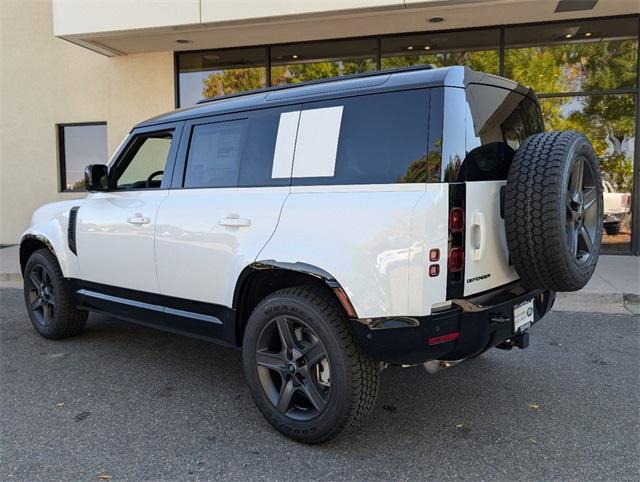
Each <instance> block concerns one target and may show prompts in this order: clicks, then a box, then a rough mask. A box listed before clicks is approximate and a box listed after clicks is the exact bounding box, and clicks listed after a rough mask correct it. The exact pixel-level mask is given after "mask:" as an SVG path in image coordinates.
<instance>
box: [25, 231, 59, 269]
mask: <svg viewBox="0 0 640 482" xmlns="http://www.w3.org/2000/svg"><path fill="white" fill-rule="evenodd" d="M28 241H38V242H39V243H42V244H44V245H45V246H46V247H47V248H48V249H49V251H51V253H52V254H53V255H54V256H55V257H56V259H58V255H57V254H56V250H55V248H54V247H53V243H51V241H49V239H48V238H47V237H45V236H43V235H41V234H35V233H27V234H25V235H24V236H22V238H21V239H20V244H19V246H20V248H19V255H18V256H19V258H20V271H21V272H23V273H24V267H25V266H26V264H27V259H28V256H27V253H25V252H24V244H25V243H26V242H28Z"/></svg>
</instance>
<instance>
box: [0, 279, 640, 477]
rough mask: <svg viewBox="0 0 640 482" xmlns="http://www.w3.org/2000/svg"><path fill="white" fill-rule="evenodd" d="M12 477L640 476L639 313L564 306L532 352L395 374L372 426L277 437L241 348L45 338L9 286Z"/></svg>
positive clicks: (106, 332) (5, 407) (5, 377)
mask: <svg viewBox="0 0 640 482" xmlns="http://www.w3.org/2000/svg"><path fill="white" fill-rule="evenodd" d="M0 360H1V362H0V363H1V365H0V436H1V439H0V480H49V479H57V480H60V479H72V480H77V479H80V480H97V479H99V478H102V479H108V478H109V477H111V478H112V479H113V480H122V479H134V480H141V479H156V480H157V479H172V480H176V479H180V480H183V479H200V480H202V479H219V478H229V479H243V480H250V479H280V480H289V479H323V480H337V479H354V480H365V479H367V480H372V479H376V480H377V479H407V480H408V479H437V480H443V479H466V480H479V479H487V480H489V479H499V480H507V479H509V480H533V479H535V480H543V479H571V480H637V477H638V473H639V471H640V462H639V458H640V455H639V448H640V411H639V408H638V407H640V400H639V399H640V317H632V316H624V315H601V314H587V313H560V312H553V313H552V314H551V315H549V316H548V317H547V318H546V319H545V320H543V321H542V322H541V323H540V324H538V325H536V326H534V327H533V328H532V329H531V346H530V347H529V348H528V349H526V350H513V351H511V352H505V351H499V350H493V351H492V352H489V353H487V354H485V355H483V356H482V357H480V358H477V359H474V360H470V361H466V362H464V363H461V364H459V365H457V366H454V367H452V368H447V369H443V370H439V371H436V372H435V373H429V372H428V371H427V370H425V369H424V368H423V367H415V368H408V369H401V368H389V369H387V370H385V371H384V373H383V375H382V388H381V391H380V395H379V398H378V402H377V407H376V409H375V412H374V414H373V416H372V417H371V419H370V421H369V423H368V424H367V425H366V426H365V427H363V428H361V429H360V430H358V431H352V432H349V433H347V434H345V435H344V436H342V437H341V438H339V439H338V440H336V441H334V442H331V443H329V444H325V445H322V446H304V445H300V444H297V443H295V442H292V441H290V440H288V439H286V438H284V437H282V436H280V435H279V434H277V433H276V432H275V431H274V430H272V429H271V427H270V426H269V425H268V424H267V422H266V421H264V420H263V419H262V417H261V415H260V414H259V413H258V411H257V409H256V408H254V405H253V401H252V400H251V398H250V395H249V391H248V390H247V388H246V386H245V384H244V380H243V376H242V369H241V364H240V354H239V352H236V351H234V350H231V349H227V348H221V347H218V346H216V345H213V344H209V343H206V342H202V341H198V340H192V339H188V338H183V337H180V336H177V335H172V334H167V333H162V332H159V331H154V330H150V329H146V328H141V327H137V326H134V325H129V324H125V323H121V322H118V321H114V320H111V319H108V318H106V317H99V316H92V317H91V318H90V320H89V323H88V325H87V329H86V332H85V334H83V335H82V336H79V337H76V338H73V339H68V340H65V341H58V342H53V341H47V340H45V339H42V338H40V337H38V336H37V335H36V334H35V332H34V331H33V329H32V327H31V325H30V323H29V321H28V318H27V315H26V312H25V310H24V308H23V305H22V294H21V292H20V291H19V290H16V289H0Z"/></svg>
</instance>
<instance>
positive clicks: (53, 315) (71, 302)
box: [22, 248, 88, 340]
mask: <svg viewBox="0 0 640 482" xmlns="http://www.w3.org/2000/svg"><path fill="white" fill-rule="evenodd" d="M22 275H23V276H22V277H23V279H24V301H25V304H26V307H27V313H28V314H29V319H30V320H31V324H32V325H33V327H34V328H35V329H36V331H37V332H38V333H39V334H40V335H42V336H43V337H45V338H49V339H53V340H57V339H61V338H67V337H69V336H74V335H77V334H79V333H80V332H81V331H82V329H83V328H84V325H85V323H86V321H87V316H88V312H87V311H83V310H79V309H77V307H76V300H75V297H74V296H73V292H72V291H71V287H70V286H69V283H68V281H67V280H66V279H65V278H64V276H63V275H62V270H61V269H60V265H59V264H58V260H57V258H56V256H55V254H53V252H51V251H50V250H48V249H45V248H43V249H39V250H37V251H35V252H34V253H32V254H31V255H30V256H29V259H27V262H26V264H25V267H24V272H23V274H22Z"/></svg>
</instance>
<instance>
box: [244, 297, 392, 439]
mask: <svg viewBox="0 0 640 482" xmlns="http://www.w3.org/2000/svg"><path fill="white" fill-rule="evenodd" d="M349 323H350V321H349V319H348V317H347V315H346V313H345V312H344V310H343V308H342V306H341V305H340V303H339V302H338V300H337V299H336V298H335V296H334V295H333V294H332V293H331V291H329V290H328V289H326V288H324V287H320V286H313V285H311V286H295V287H292V288H284V289H281V290H279V291H276V292H274V293H271V294H270V295H268V296H266V297H265V298H264V299H263V300H262V301H260V303H258V305H257V306H256V307H255V308H254V309H253V311H252V313H251V316H250V317H249V319H248V321H247V325H246V328H245V331H244V336H243V343H242V365H243V369H244V374H245V378H246V379H247V384H248V385H249V390H250V391H251V395H252V396H253V399H254V400H255V402H256V405H257V407H258V409H259V410H260V411H261V412H262V414H263V415H264V417H265V418H266V419H267V421H268V422H269V423H270V424H271V425H272V426H273V427H274V428H275V429H276V430H278V431H279V432H281V433H282V434H284V435H286V436H287V437H290V438H292V439H294V440H297V441H299V442H304V443H321V442H326V441H327V440H330V439H332V438H334V437H335V436H337V435H338V434H339V433H341V432H342V431H343V430H344V429H346V428H347V427H352V426H355V425H359V424H361V423H362V422H363V421H364V420H365V419H366V418H367V415H368V414H369V413H370V412H371V409H372V408H373V405H374V403H375V399H376V394H377V392H378V380H379V370H380V367H379V364H378V363H377V362H376V361H374V360H371V359H369V358H367V357H366V356H365V355H364V353H363V352H362V350H361V348H360V346H359V345H358V343H357V342H356V340H355V338H354V336H353V333H352V332H351V329H350V327H349Z"/></svg>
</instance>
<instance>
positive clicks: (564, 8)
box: [556, 0, 598, 13]
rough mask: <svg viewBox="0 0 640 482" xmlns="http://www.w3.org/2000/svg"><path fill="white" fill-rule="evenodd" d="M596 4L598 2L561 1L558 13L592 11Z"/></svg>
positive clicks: (584, 0) (557, 7)
mask: <svg viewBox="0 0 640 482" xmlns="http://www.w3.org/2000/svg"><path fill="white" fill-rule="evenodd" d="M596 3H598V0H560V1H559V2H558V5H556V13H559V12H579V11H581V10H591V9H593V7H595V6H596Z"/></svg>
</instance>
